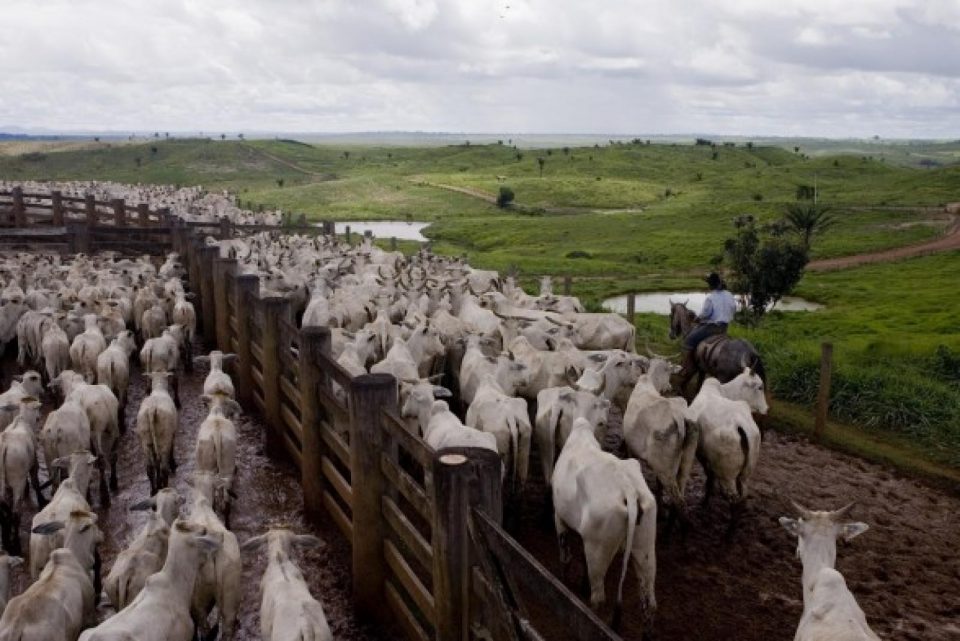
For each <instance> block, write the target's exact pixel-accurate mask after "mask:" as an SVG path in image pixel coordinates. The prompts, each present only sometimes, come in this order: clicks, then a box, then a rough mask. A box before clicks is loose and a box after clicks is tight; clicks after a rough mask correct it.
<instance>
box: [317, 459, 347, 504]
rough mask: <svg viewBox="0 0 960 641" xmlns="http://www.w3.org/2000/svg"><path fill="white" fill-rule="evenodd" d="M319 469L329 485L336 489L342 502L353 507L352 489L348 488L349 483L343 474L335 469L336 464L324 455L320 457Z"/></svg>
mask: <svg viewBox="0 0 960 641" xmlns="http://www.w3.org/2000/svg"><path fill="white" fill-rule="evenodd" d="M320 469H321V470H322V471H323V475H324V476H325V477H326V479H327V480H328V481H330V485H332V486H333V489H335V490H336V491H337V494H338V495H340V498H341V499H343V502H344V503H346V504H347V506H348V507H351V508H352V507H353V490H351V489H350V483H349V482H347V479H345V478H343V475H342V474H340V470H338V469H337V466H336V465H334V464H333V461H331V460H330V459H328V458H327V457H326V456H323V457H321V458H320Z"/></svg>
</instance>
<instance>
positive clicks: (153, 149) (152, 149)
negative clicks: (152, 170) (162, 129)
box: [150, 145, 160, 156]
mask: <svg viewBox="0 0 960 641" xmlns="http://www.w3.org/2000/svg"><path fill="white" fill-rule="evenodd" d="M158 151H160V150H159V149H157V146H156V145H152V146H151V147H150V153H151V154H153V155H154V156H156V155H157V152H158Z"/></svg>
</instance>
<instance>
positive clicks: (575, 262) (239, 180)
mask: <svg viewBox="0 0 960 641" xmlns="http://www.w3.org/2000/svg"><path fill="white" fill-rule="evenodd" d="M154 149H155V150H154ZM867 151H871V152H873V153H867ZM958 151H960V146H958V145H957V144H955V143H942V144H936V143H919V142H917V143H910V144H906V143H899V144H883V143H880V142H868V143H863V144H859V145H853V144H849V143H844V142H842V141H836V142H835V143H831V142H830V141H820V143H819V144H818V145H813V144H812V143H809V142H808V143H804V144H803V145H802V146H801V151H800V152H799V153H796V152H794V151H793V149H792V146H790V145H789V144H770V145H768V146H767V145H765V146H760V145H759V144H757V145H754V146H752V147H747V146H746V145H745V144H742V143H738V144H737V145H736V146H733V147H731V146H724V145H722V144H721V145H718V146H717V147H715V148H714V147H711V146H707V145H700V146H695V145H691V144H679V143H663V144H651V145H646V144H631V143H624V144H613V145H611V144H605V145H602V146H586V147H574V148H563V147H559V146H558V147H553V148H535V149H525V148H521V149H514V148H513V147H511V146H509V145H506V144H503V145H500V144H486V145H477V144H473V145H466V144H458V145H450V146H432V147H426V146H425V147H399V146H382V147H376V146H343V145H336V146H334V145H329V144H328V145H309V144H304V143H302V142H296V141H248V142H239V141H232V142H221V141H205V140H174V141H158V142H154V143H148V144H127V143H124V144H106V143H101V144H100V145H99V147H98V148H95V149H90V148H79V149H76V150H70V149H67V150H64V151H50V150H43V151H34V152H31V153H28V154H23V153H21V154H20V155H4V154H2V153H0V177H2V178H4V179H8V180H9V179H18V178H23V179H26V178H39V179H51V180H54V179H110V180H117V181H123V182H149V183H179V184H184V185H185V184H201V185H204V186H205V187H208V188H217V189H230V190H232V191H234V192H235V193H237V194H238V196H239V197H240V198H241V200H242V201H244V202H249V203H252V204H253V205H261V204H262V205H265V206H268V207H281V208H283V209H284V210H285V211H290V212H294V213H305V214H307V215H308V216H311V217H315V218H333V219H338V220H363V219H366V220H377V219H398V220H405V219H409V220H423V221H431V222H433V223H434V224H433V225H431V227H430V228H429V230H428V232H427V233H428V235H429V236H430V238H431V240H432V242H433V247H434V250H435V251H439V252H444V253H454V254H466V255H467V257H468V258H469V260H470V262H471V263H472V264H474V265H476V266H478V267H492V268H496V269H501V270H506V269H510V268H516V269H518V270H519V271H520V273H521V275H522V276H523V277H524V278H523V282H524V283H525V284H532V283H533V282H534V278H535V276H536V275H539V274H554V275H565V274H570V275H572V276H574V293H575V294H577V295H579V296H581V298H583V299H584V300H585V301H587V302H588V303H590V304H596V303H597V302H598V301H599V300H600V299H602V298H603V297H606V296H609V295H613V294H617V293H623V292H627V291H651V290H657V289H674V288H686V287H699V286H700V284H701V281H700V278H701V276H702V274H703V273H704V272H705V271H706V270H707V269H708V268H709V261H710V259H711V258H712V257H714V256H716V255H717V254H719V253H720V252H721V250H722V242H723V239H724V238H725V237H726V236H728V235H730V233H731V229H732V227H731V221H732V220H733V218H734V217H736V216H738V215H740V214H744V213H750V214H753V215H755V216H757V217H758V218H760V219H761V220H762V221H769V220H773V219H775V218H777V217H779V216H780V215H781V213H782V211H783V209H784V206H785V205H786V204H787V203H790V202H794V199H795V192H796V188H797V186H798V185H814V184H816V186H817V188H818V190H819V196H820V199H821V201H823V202H824V203H826V204H828V205H830V206H831V207H832V208H833V210H834V213H835V215H836V217H837V218H838V220H839V222H838V224H837V225H836V226H835V227H833V228H831V229H830V231H829V232H828V234H827V235H825V236H824V237H823V238H818V239H817V242H816V243H815V245H814V248H813V258H815V259H816V258H825V257H834V256H843V255H848V254H855V253H861V252H868V251H874V250H878V249H885V248H890V247H897V246H901V245H906V244H911V243H915V242H920V241H923V240H927V239H930V238H933V237H935V236H937V235H938V234H941V233H942V232H943V230H944V229H945V226H946V224H947V222H948V218H947V217H946V215H945V214H944V213H943V211H942V209H943V205H944V204H946V203H949V202H956V201H960V165H957V164H955V163H956V162H957V158H958V155H957V154H958ZM518 154H519V155H520V156H521V157H520V158H519V159H518V157H517V156H518ZM538 157H542V158H543V159H544V164H543V177H542V178H541V177H540V169H539V164H538V162H537V158H538ZM137 158H139V159H140V166H139V167H138V166H137V162H136V159H137ZM923 158H932V159H935V162H937V163H939V164H940V165H941V166H936V167H930V166H927V167H918V166H916V165H917V162H918V159H923ZM927 164H928V165H929V163H927ZM279 180H282V181H283V185H282V186H280V185H279V184H278V181H279ZM501 185H508V186H510V187H511V188H512V189H513V190H514V191H515V193H516V197H517V201H516V206H515V207H513V208H512V209H510V210H501V209H498V208H497V207H495V206H494V205H492V204H490V203H489V202H487V200H485V199H484V198H482V196H485V195H486V196H488V197H493V196H494V195H495V194H496V192H497V190H498V189H499V187H500V186H501ZM454 189H466V190H469V191H470V192H471V194H472V195H471V194H464V193H461V192H459V191H455V190H454ZM572 252H577V253H576V254H572V255H573V256H580V257H577V258H574V257H571V253H572ZM958 268H960V253H958V252H953V253H946V254H940V255H936V256H930V257H925V258H917V259H912V260H907V261H901V262H898V263H892V264H878V265H873V266H865V267H859V268H855V269H849V270H844V271H840V272H834V273H809V274H807V275H806V276H805V277H804V279H803V280H802V281H801V284H800V287H799V288H798V291H797V294H798V295H801V296H804V297H806V298H809V299H811V300H814V301H817V302H821V303H824V304H825V305H826V309H824V310H821V311H818V312H815V313H802V314H779V313H774V314H771V315H770V316H769V318H767V319H765V321H764V323H763V324H762V325H761V326H760V328H758V329H749V330H748V329H738V330H737V331H739V332H741V333H744V334H746V335H747V336H748V337H749V338H750V339H751V340H754V341H756V343H757V344H758V345H759V346H760V347H761V351H762V353H763V354H764V355H765V357H766V359H767V360H768V362H769V370H770V372H771V376H772V386H773V388H774V390H775V391H776V393H777V395H778V396H779V397H781V398H784V399H787V400H792V401H796V402H800V403H806V404H809V403H810V402H811V401H812V398H813V396H814V394H815V386H816V379H817V377H816V366H817V365H816V364H817V361H818V350H819V344H820V342H821V341H822V340H832V341H833V342H834V344H835V346H836V347H835V350H836V355H837V372H836V377H835V385H834V399H833V407H834V410H835V414H836V416H837V417H838V418H839V419H842V420H845V421H849V422H853V423H857V424H860V425H862V426H864V427H865V428H866V429H869V430H871V431H875V432H877V433H881V434H882V433H885V432H893V433H896V434H898V435H900V436H906V437H908V438H909V439H910V440H911V441H914V442H915V443H916V446H917V447H918V448H919V449H920V450H922V452H923V453H924V455H925V456H927V457H929V458H930V459H931V460H935V461H940V462H944V463H948V464H951V465H955V466H960V320H958V319H960V302H958V297H957V296H956V295H955V294H953V293H952V288H950V287H949V286H950V285H951V284H952V279H953V278H955V277H956V275H957V273H958V271H960V270H958ZM637 322H638V326H639V327H640V329H641V336H643V337H644V339H646V340H649V341H650V342H651V344H653V345H658V346H661V347H664V348H665V347H667V346H666V344H665V340H666V338H665V337H666V320H665V319H663V318H662V317H650V316H640V317H638V321H637Z"/></svg>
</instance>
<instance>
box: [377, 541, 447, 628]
mask: <svg viewBox="0 0 960 641" xmlns="http://www.w3.org/2000/svg"><path fill="white" fill-rule="evenodd" d="M383 556H384V557H385V558H386V559H387V566H389V568H390V570H391V571H392V572H393V575H394V576H395V577H396V578H397V580H398V581H399V582H400V586H401V587H402V588H403V589H404V591H405V592H406V593H407V595H408V596H409V597H410V598H411V599H412V600H413V602H414V604H416V606H417V607H418V608H419V609H420V613H421V614H422V615H423V618H425V619H426V620H427V621H429V622H430V625H433V622H434V621H435V620H436V618H437V613H436V610H435V609H434V604H433V595H432V594H430V591H429V590H428V589H427V588H426V586H424V585H423V582H422V581H420V578H419V577H418V576H417V573H416V572H414V571H413V568H411V567H410V564H409V563H407V560H406V559H404V558H403V555H402V554H401V553H400V550H398V549H397V546H396V545H394V544H393V542H392V541H391V540H390V539H387V540H386V541H384V542H383Z"/></svg>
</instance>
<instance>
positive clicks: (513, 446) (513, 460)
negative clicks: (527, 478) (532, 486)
mask: <svg viewBox="0 0 960 641" xmlns="http://www.w3.org/2000/svg"><path fill="white" fill-rule="evenodd" d="M507 429H508V430H509V431H510V469H511V474H512V475H513V480H512V481H511V482H512V484H513V488H514V490H515V491H516V492H517V493H519V492H520V448H519V447H518V446H517V440H518V439H519V438H520V427H519V426H518V425H517V419H516V417H513V416H510V417H508V418H507Z"/></svg>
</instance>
